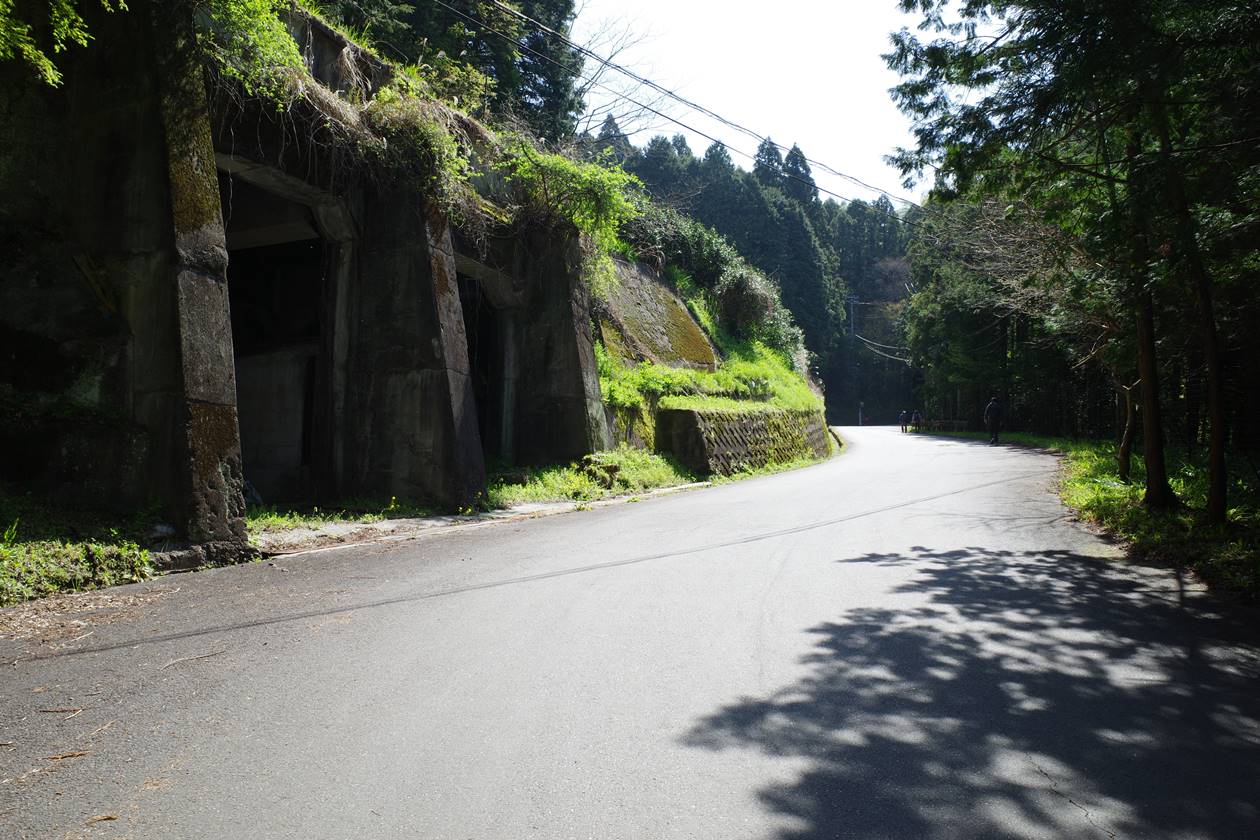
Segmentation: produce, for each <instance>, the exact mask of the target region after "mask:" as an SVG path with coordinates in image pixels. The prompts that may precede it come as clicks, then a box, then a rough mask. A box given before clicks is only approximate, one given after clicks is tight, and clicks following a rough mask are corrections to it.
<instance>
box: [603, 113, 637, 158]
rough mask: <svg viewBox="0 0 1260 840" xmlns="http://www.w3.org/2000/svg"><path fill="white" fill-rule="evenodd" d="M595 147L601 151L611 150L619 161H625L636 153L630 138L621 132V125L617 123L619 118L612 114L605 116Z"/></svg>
mask: <svg viewBox="0 0 1260 840" xmlns="http://www.w3.org/2000/svg"><path fill="white" fill-rule="evenodd" d="M595 147H596V148H597V149H599V150H600V151H601V152H602V151H604V150H609V152H610V153H611V154H612V156H613V159H614V160H616V161H619V162H625V161H626V160H628V159H629V158H631V157H632V156H633V155H634V154H635V149H634V145H633V144H631V142H630V138H629V137H626V135H625V134H623V133H622V132H621V126H619V125H617V120H616V119H615V118H614V117H613V115H612V114H609V115H608V116H606V117H604V122H603V124H602V125H600V127H599V135H598V136H597V137H596V138H595Z"/></svg>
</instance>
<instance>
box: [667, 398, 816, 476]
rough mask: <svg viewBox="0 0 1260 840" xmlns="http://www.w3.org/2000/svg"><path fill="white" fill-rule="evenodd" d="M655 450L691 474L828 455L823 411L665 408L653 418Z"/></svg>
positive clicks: (760, 465) (721, 471) (721, 472)
mask: <svg viewBox="0 0 1260 840" xmlns="http://www.w3.org/2000/svg"><path fill="white" fill-rule="evenodd" d="M656 448H657V451H659V452H668V453H670V454H671V455H673V456H674V458H676V459H677V460H678V462H679V463H681V464H683V465H684V466H686V467H688V468H689V469H691V470H693V471H695V472H697V473H699V474H702V475H708V474H712V473H717V474H718V475H730V474H731V473H736V472H739V471H741V470H744V469H749V468H752V469H756V468H758V467H764V466H766V465H767V464H781V463H786V462H788V461H793V460H796V459H798V458H825V457H827V455H828V454H829V453H830V452H831V445H830V443H829V442H828V439H827V426H826V421H825V419H824V418H823V414H822V412H821V411H788V410H784V409H772V410H764V411H751V412H728V411H690V410H682V409H665V410H661V411H658V412H657V413H656Z"/></svg>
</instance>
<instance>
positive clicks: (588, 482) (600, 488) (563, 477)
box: [486, 445, 695, 508]
mask: <svg viewBox="0 0 1260 840" xmlns="http://www.w3.org/2000/svg"><path fill="white" fill-rule="evenodd" d="M692 481H695V477H694V476H693V475H691V474H690V473H688V472H687V471H686V470H684V469H682V468H681V467H679V466H678V465H677V464H675V463H674V462H673V461H671V460H669V459H668V458H665V457H663V456H661V455H656V454H654V453H651V452H645V451H643V450H641V449H635V448H633V447H630V446H624V445H623V446H621V447H619V448H617V449H613V450H609V451H606V452H596V453H595V454H593V455H588V456H586V457H585V458H583V459H582V462H581V463H571V464H567V465H563V466H555V467H545V468H531V469H527V470H516V471H513V472H507V473H501V474H499V475H496V476H492V477H491V479H490V483H489V488H488V490H487V494H486V495H487V502H488V504H489V505H490V506H491V507H495V508H505V507H511V506H512V505H516V504H522V503H525V502H553V501H576V502H589V501H594V500H595V499H602V498H606V497H609V496H616V495H621V494H624V493H633V492H638V491H642V490H650V489H653V488H656V487H673V486H676V485H679V484H688V483H690V482H692Z"/></svg>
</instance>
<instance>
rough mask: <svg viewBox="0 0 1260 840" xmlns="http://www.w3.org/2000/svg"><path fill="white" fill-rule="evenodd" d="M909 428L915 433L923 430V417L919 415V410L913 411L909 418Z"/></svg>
mask: <svg viewBox="0 0 1260 840" xmlns="http://www.w3.org/2000/svg"><path fill="white" fill-rule="evenodd" d="M910 427H911V428H913V429H915V430H916V431H917V430H919V429H921V428H923V415H922V414H920V413H919V409H917V408H916V409H915V410H914V414H913V415H912V416H911V417H910Z"/></svg>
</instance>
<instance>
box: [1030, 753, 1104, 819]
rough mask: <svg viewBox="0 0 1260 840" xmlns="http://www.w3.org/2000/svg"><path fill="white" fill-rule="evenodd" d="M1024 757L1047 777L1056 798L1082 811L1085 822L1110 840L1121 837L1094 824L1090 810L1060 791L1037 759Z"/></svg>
mask: <svg viewBox="0 0 1260 840" xmlns="http://www.w3.org/2000/svg"><path fill="white" fill-rule="evenodd" d="M1024 757H1025V758H1027V759H1028V761H1029V763H1030V764H1032V766H1033V767H1035V768H1037V772H1038V773H1040V774H1041V775H1043V776H1045V777H1046V781H1047V782H1049V783H1050V792H1051V793H1053V794H1054V795H1055V796H1058V797H1059V798H1061V799H1064V800H1066V801H1067V802H1068V803H1070V804H1071V805H1072V806H1073V807H1075V808H1076V809H1077V810H1079V811H1080V812H1081V813H1082V814H1083V815H1084V816H1085V822H1087V823H1089V824H1090V825H1092V826H1093V827H1094V828H1096V829H1098V830H1099V831H1101V832H1102V833H1103V834H1106V835H1107V837H1108V838H1110V840H1116V838H1118V837H1119V836H1120V835H1118V834H1116V833H1115V832H1114V831H1112V830H1111V829H1109V828H1103V827H1102V826H1101V825H1099V824H1098V823H1096V822H1094V817H1093V815H1091V814H1090V813H1089V809H1088V808H1086V807H1085V806H1083V805H1081V803H1079V802H1077V801H1076V800H1075V799H1073V798H1072V797H1070V796H1068V795H1067V794H1066V793H1064V792H1063V791H1061V790H1059V783H1058V782H1056V781H1055V780H1054V779H1053V778H1052V777H1051V776H1050V774H1049V773H1047V772H1046V771H1045V769H1044V768H1043V767H1042V766H1041V765H1040V764H1038V763H1037V760H1036V759H1035V758H1033V757H1032V755H1031V754H1029V753H1024Z"/></svg>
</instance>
